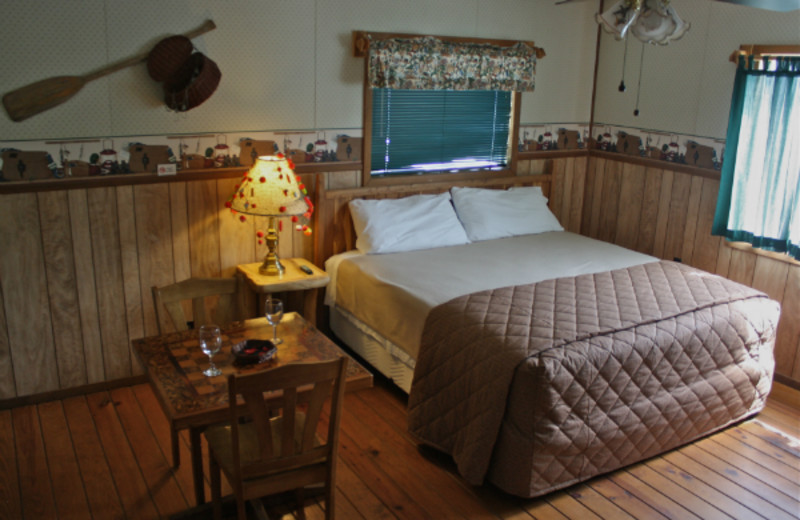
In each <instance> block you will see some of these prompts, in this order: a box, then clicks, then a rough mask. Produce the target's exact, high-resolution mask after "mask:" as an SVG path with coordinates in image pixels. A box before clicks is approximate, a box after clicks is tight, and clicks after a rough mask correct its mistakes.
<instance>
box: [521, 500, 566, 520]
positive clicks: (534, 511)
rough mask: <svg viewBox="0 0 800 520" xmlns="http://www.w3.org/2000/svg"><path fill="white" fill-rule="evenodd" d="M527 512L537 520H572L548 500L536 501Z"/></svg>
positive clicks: (527, 508)
mask: <svg viewBox="0 0 800 520" xmlns="http://www.w3.org/2000/svg"><path fill="white" fill-rule="evenodd" d="M525 510H526V511H527V512H528V513H529V514H530V515H531V517H532V518H535V519H536V520H570V519H569V517H568V516H566V515H565V514H564V513H562V512H561V511H559V510H558V509H556V507H555V506H554V505H553V504H551V503H550V502H548V501H547V500H544V499H542V500H535V501H533V502H532V503H531V504H530V505H529V506H528V507H526V508H525Z"/></svg>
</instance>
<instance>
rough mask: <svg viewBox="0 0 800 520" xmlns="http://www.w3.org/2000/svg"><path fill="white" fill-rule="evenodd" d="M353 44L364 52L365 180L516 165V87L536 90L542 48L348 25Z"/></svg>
mask: <svg viewBox="0 0 800 520" xmlns="http://www.w3.org/2000/svg"><path fill="white" fill-rule="evenodd" d="M353 49H354V54H355V55H356V56H359V57H365V58H366V63H365V75H364V163H363V167H364V184H367V183H369V182H370V181H371V180H372V179H376V178H377V179H380V178H383V180H387V181H389V183H397V182H404V181H403V180H402V177H403V176H404V177H405V178H407V179H410V182H414V179H416V175H419V174H422V173H428V172H437V173H443V172H453V171H456V172H464V171H471V170H481V171H484V170H494V171H500V170H505V171H508V170H511V169H513V166H514V161H515V159H516V149H517V147H516V140H517V135H518V131H519V127H518V119H519V106H520V98H521V94H520V93H521V92H532V91H533V89H534V77H535V73H536V61H537V59H540V58H542V57H544V50H543V49H541V48H539V47H536V46H535V45H534V44H533V42H529V41H527V42H526V41H512V40H488V39H482V38H459V37H447V36H442V37H439V36H429V35H428V36H425V35H411V34H397V33H367V32H364V31H354V32H353ZM463 175H464V176H470V175H472V174H469V173H466V174H463ZM476 175H481V174H479V173H478V174H476ZM390 179H391V180H390Z"/></svg>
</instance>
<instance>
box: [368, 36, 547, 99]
mask: <svg viewBox="0 0 800 520" xmlns="http://www.w3.org/2000/svg"><path fill="white" fill-rule="evenodd" d="M536 52H537V49H536V48H535V47H533V46H531V45H529V44H527V43H525V42H518V43H515V44H514V45H512V46H510V47H503V46H499V45H491V44H485V43H455V42H449V41H443V40H440V39H438V38H435V37H433V36H423V37H420V38H408V39H403V38H391V39H381V40H378V39H376V40H370V42H369V58H368V59H369V84H370V86H371V87H373V88H395V89H418V90H419V89H426V90H509V91H518V92H530V91H533V88H534V76H535V74H536Z"/></svg>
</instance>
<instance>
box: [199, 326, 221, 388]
mask: <svg viewBox="0 0 800 520" xmlns="http://www.w3.org/2000/svg"><path fill="white" fill-rule="evenodd" d="M198 336H199V338H200V349H201V350H202V351H203V352H204V353H205V354H206V355H207V356H208V362H209V363H210V364H211V366H209V367H208V368H207V369H206V370H203V374H205V375H207V376H208V377H214V376H218V375H221V374H222V370H220V369H218V368H217V366H216V365H214V354H216V353H217V352H219V350H220V349H221V348H222V332H221V331H220V330H219V327H218V326H216V325H202V326H201V327H200V332H199V333H198Z"/></svg>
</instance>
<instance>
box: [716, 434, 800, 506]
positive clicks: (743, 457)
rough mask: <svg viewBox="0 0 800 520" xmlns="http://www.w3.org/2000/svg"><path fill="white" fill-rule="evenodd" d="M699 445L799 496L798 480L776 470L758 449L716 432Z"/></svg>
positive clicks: (788, 492)
mask: <svg viewBox="0 0 800 520" xmlns="http://www.w3.org/2000/svg"><path fill="white" fill-rule="evenodd" d="M707 440H708V442H704V443H703V444H702V445H701V446H700V447H701V448H702V449H703V450H704V451H707V452H709V453H711V454H713V455H715V456H717V457H719V458H720V459H722V460H727V461H729V462H730V463H731V464H735V465H736V467H737V468H739V470H741V471H745V472H747V473H749V474H750V475H753V476H754V477H756V478H759V479H760V480H762V481H764V482H769V483H770V484H771V485H773V486H775V487H777V488H778V489H780V490H782V491H783V492H785V493H787V494H788V495H789V496H797V497H800V481H798V480H797V479H794V478H792V475H788V476H787V475H785V474H783V473H779V472H778V471H776V470H780V469H781V468H780V467H776V466H778V465H777V464H773V463H772V461H771V460H770V458H769V457H767V456H765V455H764V454H763V453H762V452H760V451H759V450H756V449H755V448H752V447H750V446H747V445H746V444H744V443H742V442H739V441H738V440H737V439H734V438H732V437H728V436H726V435H723V434H717V435H715V436H714V437H712V438H710V439H707Z"/></svg>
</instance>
